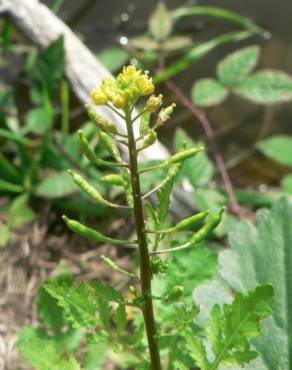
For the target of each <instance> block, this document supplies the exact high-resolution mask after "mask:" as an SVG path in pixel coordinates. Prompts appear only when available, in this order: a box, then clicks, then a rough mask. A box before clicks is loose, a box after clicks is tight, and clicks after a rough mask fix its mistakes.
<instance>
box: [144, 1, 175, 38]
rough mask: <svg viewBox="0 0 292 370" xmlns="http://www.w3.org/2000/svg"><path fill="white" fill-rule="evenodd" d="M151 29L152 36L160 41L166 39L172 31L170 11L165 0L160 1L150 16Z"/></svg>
mask: <svg viewBox="0 0 292 370" xmlns="http://www.w3.org/2000/svg"><path fill="white" fill-rule="evenodd" d="M149 29H150V32H151V34H152V36H153V37H154V38H155V39H156V40H158V41H164V40H166V39H167V37H168V36H169V35H170V33H171V31H172V21H171V17H170V12H169V11H168V10H167V8H166V6H165V4H164V2H162V1H160V2H159V3H158V4H157V7H156V9H155V10H154V11H153V13H152V14H151V16H150V18H149Z"/></svg>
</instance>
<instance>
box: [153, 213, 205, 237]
mask: <svg viewBox="0 0 292 370" xmlns="http://www.w3.org/2000/svg"><path fill="white" fill-rule="evenodd" d="M208 214H209V211H205V212H200V213H198V214H196V215H194V216H191V217H188V218H185V219H184V220H182V221H180V222H179V223H178V224H176V225H175V226H174V227H170V228H169V229H165V230H157V231H156V232H157V233H162V234H168V233H178V232H180V231H184V230H190V229H192V228H194V227H196V226H197V225H199V224H200V223H201V222H203V221H204V220H205V218H206V217H207V216H208Z"/></svg>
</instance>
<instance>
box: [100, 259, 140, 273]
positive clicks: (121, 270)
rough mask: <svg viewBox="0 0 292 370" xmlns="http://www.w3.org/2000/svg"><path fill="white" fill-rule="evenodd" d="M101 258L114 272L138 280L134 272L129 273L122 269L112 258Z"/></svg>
mask: <svg viewBox="0 0 292 370" xmlns="http://www.w3.org/2000/svg"><path fill="white" fill-rule="evenodd" d="M100 258H101V259H102V260H103V262H104V263H106V264H107V265H108V266H109V267H110V268H112V269H113V270H114V271H117V272H119V273H120V274H123V275H126V276H130V277H132V278H138V277H137V276H136V275H135V274H133V273H132V272H129V271H127V270H124V269H122V268H121V267H120V266H118V265H117V264H116V263H115V262H114V261H113V260H111V259H110V258H108V257H106V256H104V255H103V254H102V255H101V256H100Z"/></svg>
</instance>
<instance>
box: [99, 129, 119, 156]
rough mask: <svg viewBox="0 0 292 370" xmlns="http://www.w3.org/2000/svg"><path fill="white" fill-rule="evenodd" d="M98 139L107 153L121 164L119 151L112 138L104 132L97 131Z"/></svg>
mask: <svg viewBox="0 0 292 370" xmlns="http://www.w3.org/2000/svg"><path fill="white" fill-rule="evenodd" d="M99 137H100V140H101V142H102V143H103V144H104V146H105V147H106V149H107V150H108V152H109V153H110V154H111V155H112V156H113V157H114V158H115V159H116V161H117V162H121V161H122V159H121V155H120V152H119V149H118V148H117V146H116V145H115V143H114V141H113V140H112V138H111V137H110V136H109V135H108V134H106V133H105V132H102V131H99Z"/></svg>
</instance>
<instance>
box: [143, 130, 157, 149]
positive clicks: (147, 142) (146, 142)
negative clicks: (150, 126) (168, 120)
mask: <svg viewBox="0 0 292 370" xmlns="http://www.w3.org/2000/svg"><path fill="white" fill-rule="evenodd" d="M156 139H157V133H156V132H155V131H154V130H150V132H149V134H148V135H147V136H146V138H145V140H144V141H143V145H142V149H146V148H148V147H149V146H151V145H153V144H154V143H155V141H156Z"/></svg>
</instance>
